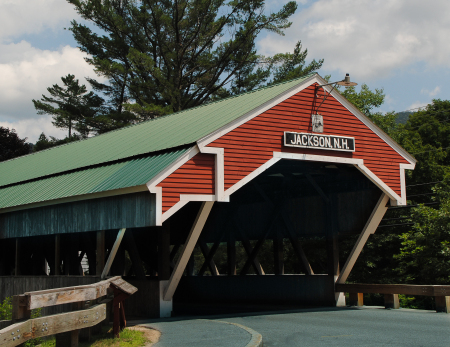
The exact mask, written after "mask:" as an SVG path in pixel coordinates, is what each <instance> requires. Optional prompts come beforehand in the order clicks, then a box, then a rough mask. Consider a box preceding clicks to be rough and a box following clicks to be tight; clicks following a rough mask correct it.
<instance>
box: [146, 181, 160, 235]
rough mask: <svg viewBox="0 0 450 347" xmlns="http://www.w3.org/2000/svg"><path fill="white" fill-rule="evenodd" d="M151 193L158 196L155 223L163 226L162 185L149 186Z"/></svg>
mask: <svg viewBox="0 0 450 347" xmlns="http://www.w3.org/2000/svg"><path fill="white" fill-rule="evenodd" d="M148 190H149V191H150V193H153V194H155V196H156V199H155V200H156V203H155V205H156V206H155V225H156V226H161V225H162V223H163V220H162V219H161V216H162V188H161V187H151V188H148Z"/></svg>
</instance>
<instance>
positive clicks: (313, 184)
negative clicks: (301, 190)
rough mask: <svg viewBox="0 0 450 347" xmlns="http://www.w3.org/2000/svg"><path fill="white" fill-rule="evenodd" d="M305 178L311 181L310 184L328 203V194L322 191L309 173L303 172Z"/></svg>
mask: <svg viewBox="0 0 450 347" xmlns="http://www.w3.org/2000/svg"><path fill="white" fill-rule="evenodd" d="M305 177H306V179H307V180H308V181H309V183H311V185H312V186H313V187H314V189H315V190H316V192H317V193H319V195H320V196H321V197H322V199H323V200H324V201H325V202H326V203H327V204H328V203H329V202H330V199H329V198H328V196H327V195H326V194H325V193H324V192H323V190H322V188H320V186H319V185H318V184H317V182H316V181H315V180H314V178H312V176H311V175H310V174H309V173H305Z"/></svg>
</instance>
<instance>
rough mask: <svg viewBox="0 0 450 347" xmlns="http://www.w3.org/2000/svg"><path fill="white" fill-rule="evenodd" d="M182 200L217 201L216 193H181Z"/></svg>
mask: <svg viewBox="0 0 450 347" xmlns="http://www.w3.org/2000/svg"><path fill="white" fill-rule="evenodd" d="M180 201H217V199H216V196H215V195H207V194H180Z"/></svg>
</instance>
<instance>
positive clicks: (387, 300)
mask: <svg viewBox="0 0 450 347" xmlns="http://www.w3.org/2000/svg"><path fill="white" fill-rule="evenodd" d="M384 307H385V308H393V309H398V308H400V302H399V300H398V294H384Z"/></svg>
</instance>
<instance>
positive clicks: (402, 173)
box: [400, 164, 415, 205]
mask: <svg viewBox="0 0 450 347" xmlns="http://www.w3.org/2000/svg"><path fill="white" fill-rule="evenodd" d="M414 166H415V165H414V164H400V187H401V192H402V193H401V194H402V201H401V203H400V205H406V178H405V170H414Z"/></svg>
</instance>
